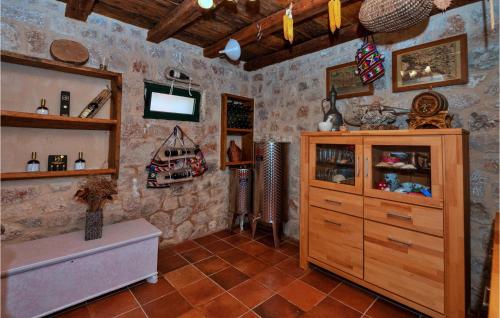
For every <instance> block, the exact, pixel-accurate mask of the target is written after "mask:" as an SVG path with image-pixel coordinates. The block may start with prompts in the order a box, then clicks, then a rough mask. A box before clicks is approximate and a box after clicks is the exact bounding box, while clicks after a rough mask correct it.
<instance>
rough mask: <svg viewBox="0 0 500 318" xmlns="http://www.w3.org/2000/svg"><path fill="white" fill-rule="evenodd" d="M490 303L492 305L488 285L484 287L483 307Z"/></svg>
mask: <svg viewBox="0 0 500 318" xmlns="http://www.w3.org/2000/svg"><path fill="white" fill-rule="evenodd" d="M489 305H490V288H489V287H488V286H486V287H484V294H483V307H488V306H489Z"/></svg>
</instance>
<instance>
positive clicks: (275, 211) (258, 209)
mask: <svg viewBox="0 0 500 318" xmlns="http://www.w3.org/2000/svg"><path fill="white" fill-rule="evenodd" d="M287 149H288V145H287V144H286V143H283V142H276V141H273V140H268V141H261V142H255V144H254V154H255V168H254V214H255V215H256V216H260V221H262V222H264V223H281V220H282V212H283V209H284V207H285V204H286V201H287V191H286V188H287V187H286V174H287V173H286V166H287V160H288V158H287Z"/></svg>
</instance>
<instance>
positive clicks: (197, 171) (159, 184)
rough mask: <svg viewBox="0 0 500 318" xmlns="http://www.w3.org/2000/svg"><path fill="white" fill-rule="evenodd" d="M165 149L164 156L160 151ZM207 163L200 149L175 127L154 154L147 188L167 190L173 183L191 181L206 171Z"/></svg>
mask: <svg viewBox="0 0 500 318" xmlns="http://www.w3.org/2000/svg"><path fill="white" fill-rule="evenodd" d="M163 149H165V151H164V155H163V156H162V155H161V154H160V151H161V150H163ZM207 168H208V167H207V162H206V161H205V157H204V156H203V152H202V151H201V149H200V147H199V146H198V145H196V144H195V143H194V142H193V140H192V139H191V138H189V137H188V136H187V135H186V134H184V132H183V131H182V129H181V127H179V126H175V128H174V130H173V131H172V133H171V134H170V135H169V136H168V138H167V139H166V140H165V141H164V142H163V143H162V144H161V146H160V147H159V148H158V150H157V151H156V152H155V154H154V156H153V158H152V159H151V162H150V164H149V165H148V166H147V167H146V170H147V172H148V178H147V184H146V187H147V188H169V187H170V186H172V185H173V184H175V183H181V182H187V181H192V180H193V178H194V177H198V176H201V175H203V174H204V173H205V171H206V170H207Z"/></svg>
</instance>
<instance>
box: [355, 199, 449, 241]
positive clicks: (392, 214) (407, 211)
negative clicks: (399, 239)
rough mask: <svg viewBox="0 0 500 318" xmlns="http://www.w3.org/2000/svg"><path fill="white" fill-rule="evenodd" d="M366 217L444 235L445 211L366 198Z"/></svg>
mask: <svg viewBox="0 0 500 318" xmlns="http://www.w3.org/2000/svg"><path fill="white" fill-rule="evenodd" d="M364 200H365V201H364V203H365V204H364V210H365V219H369V220H373V221H377V222H382V223H386V224H391V225H396V226H399V227H404V228H407V229H410V230H415V231H419V232H425V233H429V234H433V235H438V236H443V211H442V210H440V209H433V208H427V207H422V206H418V205H411V204H404V203H399V202H393V201H387V200H379V199H373V198H365V199H364Z"/></svg>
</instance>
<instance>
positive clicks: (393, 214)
mask: <svg viewBox="0 0 500 318" xmlns="http://www.w3.org/2000/svg"><path fill="white" fill-rule="evenodd" d="M387 217H388V218H396V219H403V220H405V221H411V220H412V217H411V215H404V214H399V213H396V212H387Z"/></svg>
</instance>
